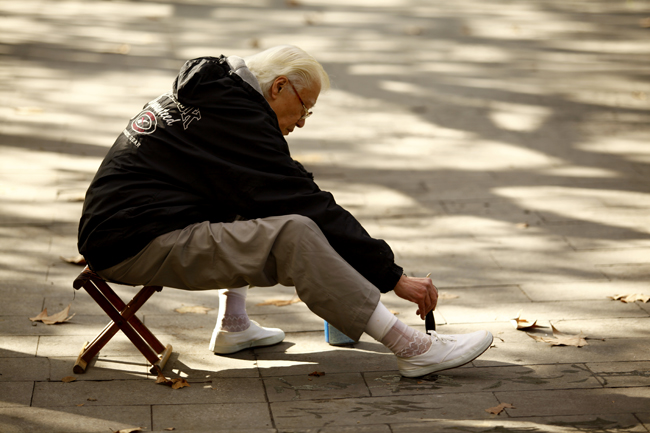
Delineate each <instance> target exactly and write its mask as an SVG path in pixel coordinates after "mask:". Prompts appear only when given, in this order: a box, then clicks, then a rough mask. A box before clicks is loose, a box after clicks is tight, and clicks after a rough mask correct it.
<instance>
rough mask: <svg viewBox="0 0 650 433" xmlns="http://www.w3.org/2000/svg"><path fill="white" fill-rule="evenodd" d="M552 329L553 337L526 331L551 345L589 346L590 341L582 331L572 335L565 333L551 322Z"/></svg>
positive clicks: (533, 337)
mask: <svg viewBox="0 0 650 433" xmlns="http://www.w3.org/2000/svg"><path fill="white" fill-rule="evenodd" d="M551 329H552V330H553V336H552V337H545V336H539V335H531V334H528V333H526V335H528V336H529V337H530V338H532V339H533V340H535V341H541V342H542V343H549V344H550V345H551V346H575V347H582V346H587V345H588V344H589V343H587V340H586V338H587V336H586V335H584V334H583V333H582V331H580V334H579V335H570V334H565V333H564V332H561V331H559V330H558V329H557V328H556V327H555V326H553V324H552V323H551Z"/></svg>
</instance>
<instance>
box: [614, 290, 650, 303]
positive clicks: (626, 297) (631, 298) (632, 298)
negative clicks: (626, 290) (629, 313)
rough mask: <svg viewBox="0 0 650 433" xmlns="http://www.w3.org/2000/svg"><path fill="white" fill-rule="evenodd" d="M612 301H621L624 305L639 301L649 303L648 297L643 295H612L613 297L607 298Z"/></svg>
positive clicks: (649, 297)
mask: <svg viewBox="0 0 650 433" xmlns="http://www.w3.org/2000/svg"><path fill="white" fill-rule="evenodd" d="M608 298H610V299H611V300H613V301H621V302H625V303H626V304H631V303H632V302H636V301H641V302H648V301H650V296H646V295H644V294H643V293H633V294H631V295H614V296H608Z"/></svg>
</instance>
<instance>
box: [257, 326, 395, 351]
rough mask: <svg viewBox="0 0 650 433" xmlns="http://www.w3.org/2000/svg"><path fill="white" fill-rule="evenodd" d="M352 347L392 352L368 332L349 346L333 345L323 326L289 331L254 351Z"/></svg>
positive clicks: (347, 348)
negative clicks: (326, 337)
mask: <svg viewBox="0 0 650 433" xmlns="http://www.w3.org/2000/svg"><path fill="white" fill-rule="evenodd" d="M350 349H352V350H354V349H358V350H365V351H376V352H379V353H390V351H389V350H388V349H385V348H384V346H383V345H382V344H381V343H378V342H376V341H375V340H374V339H372V337H370V336H368V335H367V334H362V335H361V340H360V342H358V343H355V344H352V345H349V346H348V345H346V346H332V345H331V344H329V343H327V342H326V341H325V332H324V330H323V329H322V328H321V329H320V330H318V331H311V332H289V333H287V334H286V336H285V338H284V341H282V342H281V343H279V344H275V345H273V346H266V347H256V348H254V349H253V351H254V352H255V354H257V355H261V354H266V353H293V354H297V353H311V352H318V353H323V352H330V351H334V350H339V351H343V352H346V351H349V350H350Z"/></svg>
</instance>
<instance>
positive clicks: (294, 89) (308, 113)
mask: <svg viewBox="0 0 650 433" xmlns="http://www.w3.org/2000/svg"><path fill="white" fill-rule="evenodd" d="M287 83H289V85H290V86H291V88H292V89H293V91H294V93H295V94H296V96H297V97H298V100H299V101H300V103H301V104H302V108H303V109H304V110H305V114H303V115H302V117H301V118H300V119H299V120H305V119H306V118H308V117H309V116H311V115H312V114H314V113H313V112H311V111H309V110H308V109H307V107H306V106H305V103H304V102H302V98H301V97H300V94H299V93H298V91H297V90H296V88H295V87H294V86H293V84H291V81H289V80H288V79H287Z"/></svg>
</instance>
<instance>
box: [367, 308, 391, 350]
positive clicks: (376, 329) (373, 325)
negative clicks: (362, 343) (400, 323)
mask: <svg viewBox="0 0 650 433" xmlns="http://www.w3.org/2000/svg"><path fill="white" fill-rule="evenodd" d="M396 321H397V317H396V316H395V315H394V314H393V313H391V312H390V310H388V308H386V306H385V305H384V304H382V303H381V301H379V303H378V304H377V307H376V308H375V311H374V312H373V313H372V316H370V320H368V323H367V324H366V329H364V332H365V333H366V334H368V335H370V336H371V337H372V338H374V339H375V340H377V341H381V339H382V338H384V335H386V333H387V332H388V331H389V330H390V328H392V327H393V325H394V324H395V322H396Z"/></svg>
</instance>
